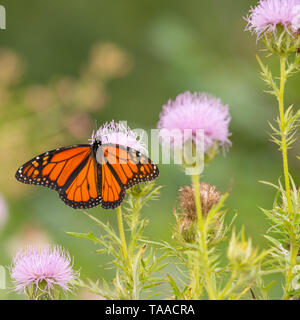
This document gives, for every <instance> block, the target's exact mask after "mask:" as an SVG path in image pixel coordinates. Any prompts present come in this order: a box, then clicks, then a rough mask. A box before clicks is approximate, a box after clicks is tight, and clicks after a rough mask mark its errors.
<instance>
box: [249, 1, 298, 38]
mask: <svg viewBox="0 0 300 320" xmlns="http://www.w3.org/2000/svg"><path fill="white" fill-rule="evenodd" d="M299 6H300V0H261V1H260V2H259V4H258V5H257V6H256V7H254V8H251V10H250V14H249V16H248V17H246V21H247V22H248V24H247V27H246V30H249V31H252V32H255V33H256V34H257V37H258V38H260V37H261V35H262V33H264V32H273V33H275V31H276V26H277V25H282V26H283V27H284V28H285V29H286V30H287V29H288V27H290V28H291V30H292V31H293V32H296V31H297V30H298V29H299V28H300V25H299V24H300V8H299Z"/></svg>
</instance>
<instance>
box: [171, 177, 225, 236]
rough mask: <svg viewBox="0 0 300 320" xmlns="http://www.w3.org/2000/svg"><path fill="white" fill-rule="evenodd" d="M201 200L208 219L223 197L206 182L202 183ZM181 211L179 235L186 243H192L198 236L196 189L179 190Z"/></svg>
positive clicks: (178, 218)
mask: <svg viewBox="0 0 300 320" xmlns="http://www.w3.org/2000/svg"><path fill="white" fill-rule="evenodd" d="M199 196H200V200H201V206H202V214H203V217H206V216H207V214H208V212H209V211H210V210H211V208H212V207H213V205H216V204H217V203H218V202H219V200H220V197H221V194H220V192H219V191H217V190H216V187H215V186H211V185H209V184H208V183H206V182H201V183H200V194H199ZM178 198H179V210H180V213H176V212H175V215H176V217H177V222H178V226H179V233H180V234H181V235H182V237H183V238H184V240H185V241H187V242H192V241H193V240H194V239H195V235H196V224H195V222H196V221H197V210H196V203H195V196H194V189H193V187H190V186H184V187H182V188H181V189H180V190H179V197H178Z"/></svg>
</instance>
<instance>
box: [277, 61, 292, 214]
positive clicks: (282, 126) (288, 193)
mask: <svg viewBox="0 0 300 320" xmlns="http://www.w3.org/2000/svg"><path fill="white" fill-rule="evenodd" d="M285 67H286V56H285V55H282V56H280V90H279V96H278V97H277V98H278V103H279V113H280V131H281V151H282V162H283V174H284V181H285V191H286V199H287V206H288V212H289V214H290V219H291V220H292V218H293V217H292V215H293V213H292V200H291V191H290V189H291V188H290V178H289V167H288V157H287V141H286V138H287V137H286V123H285V118H284V88H285V82H286V69H285Z"/></svg>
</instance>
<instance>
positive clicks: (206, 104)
mask: <svg viewBox="0 0 300 320" xmlns="http://www.w3.org/2000/svg"><path fill="white" fill-rule="evenodd" d="M230 120H231V118H230V115H229V111H228V105H223V104H222V103H221V100H220V99H217V98H215V97H213V96H211V95H208V94H206V93H194V94H192V93H190V92H189V91H187V92H185V93H182V94H179V95H178V96H177V97H176V99H175V101H172V100H171V99H170V100H169V101H168V103H167V105H164V106H163V111H162V113H161V114H160V120H159V122H158V128H159V129H161V132H160V136H161V137H162V140H163V141H164V140H166V138H167V137H165V136H164V130H162V129H167V130H169V131H172V130H174V129H177V130H178V129H179V130H180V131H181V133H182V136H183V137H184V135H183V134H184V130H185V129H191V130H192V136H193V142H194V144H196V145H197V143H198V142H197V139H196V130H198V129H202V130H203V132H204V152H206V151H208V150H209V149H210V148H211V147H212V146H214V145H215V144H216V143H217V144H218V145H221V146H228V145H231V142H230V140H229V139H228V137H229V135H230V133H229V129H228V126H229V122H230Z"/></svg>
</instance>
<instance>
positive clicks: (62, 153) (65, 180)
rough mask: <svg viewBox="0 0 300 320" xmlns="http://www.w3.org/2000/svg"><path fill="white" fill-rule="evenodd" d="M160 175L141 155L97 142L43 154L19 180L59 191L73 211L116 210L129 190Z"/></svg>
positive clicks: (20, 171)
mask: <svg viewBox="0 0 300 320" xmlns="http://www.w3.org/2000/svg"><path fill="white" fill-rule="evenodd" d="M158 174H159V170H158V168H157V166H156V165H155V164H153V163H152V162H151V160H150V159H149V158H147V157H145V156H144V155H141V153H140V152H139V151H137V150H134V149H132V148H129V147H124V146H121V145H114V144H102V143H101V141H97V140H95V141H93V143H92V144H80V145H73V146H68V147H63V148H58V149H55V150H50V151H47V152H45V153H42V154H40V155H39V156H37V157H35V158H33V159H31V160H30V161H28V162H26V163H25V164H24V165H23V166H21V167H20V168H19V169H18V171H17V172H16V179H17V180H18V181H20V182H23V183H26V184H35V185H41V186H45V187H48V188H51V189H54V190H56V191H57V192H58V193H59V197H60V198H61V199H62V200H63V201H64V202H65V203H66V204H67V205H68V206H70V207H72V208H74V209H88V208H92V207H95V206H97V205H100V204H101V206H102V207H103V208H105V209H113V208H116V207H118V206H119V205H120V204H121V202H122V201H123V199H124V197H125V190H126V189H128V188H130V187H131V186H133V185H135V184H137V183H139V182H143V181H149V180H153V179H154V178H156V177H157V176H158Z"/></svg>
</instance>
